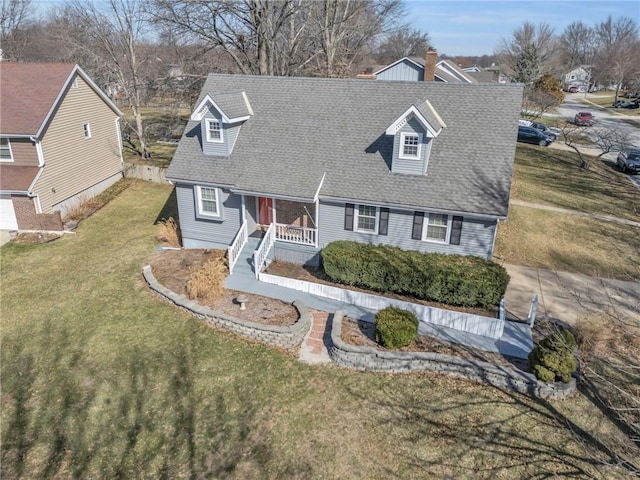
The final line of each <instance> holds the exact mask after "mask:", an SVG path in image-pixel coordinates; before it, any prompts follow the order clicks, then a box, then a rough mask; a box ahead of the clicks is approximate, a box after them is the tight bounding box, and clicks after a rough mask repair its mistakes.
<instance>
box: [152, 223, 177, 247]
mask: <svg viewBox="0 0 640 480" xmlns="http://www.w3.org/2000/svg"><path fill="white" fill-rule="evenodd" d="M156 238H157V239H158V240H160V241H161V242H164V243H166V244H167V245H168V246H170V247H176V248H177V247H180V227H178V224H177V223H176V221H175V220H174V219H173V217H169V219H164V218H163V219H162V220H160V221H159V222H158V225H157V226H156Z"/></svg>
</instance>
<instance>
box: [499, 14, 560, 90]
mask: <svg viewBox="0 0 640 480" xmlns="http://www.w3.org/2000/svg"><path fill="white" fill-rule="evenodd" d="M556 43H557V40H556V37H555V34H554V31H553V28H552V27H551V26H550V25H549V24H548V23H539V24H538V25H534V24H533V23H531V22H529V21H526V22H524V23H523V24H522V25H521V26H520V27H518V28H516V29H515V30H514V31H513V33H512V34H511V37H509V38H503V39H501V40H500V43H499V44H498V47H497V49H496V54H497V55H498V56H499V58H500V62H501V63H502V64H503V65H505V66H506V67H507V68H508V69H510V70H511V74H514V73H516V72H517V71H518V69H517V64H518V61H519V60H521V59H522V58H523V56H525V55H526V56H529V57H531V56H532V53H535V58H536V61H537V69H536V70H537V71H539V74H540V75H542V74H543V73H547V72H550V71H552V70H553V63H552V59H553V56H554V53H555V50H556V48H555V47H556ZM533 80H534V81H535V80H537V78H534V79H533Z"/></svg>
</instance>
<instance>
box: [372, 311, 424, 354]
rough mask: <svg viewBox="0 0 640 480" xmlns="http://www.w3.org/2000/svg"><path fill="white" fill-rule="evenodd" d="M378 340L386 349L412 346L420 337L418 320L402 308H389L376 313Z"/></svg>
mask: <svg viewBox="0 0 640 480" xmlns="http://www.w3.org/2000/svg"><path fill="white" fill-rule="evenodd" d="M375 326H376V339H377V340H378V343H380V345H382V346H383V347H385V348H390V349H395V348H401V347H406V346H407V345H409V344H411V343H412V342H413V341H414V340H415V339H416V337H417V335H418V319H417V318H416V316H415V315H414V314H413V313H412V312H410V311H408V310H403V309H402V308H396V307H387V308H385V309H382V310H380V311H379V312H378V313H376V320H375Z"/></svg>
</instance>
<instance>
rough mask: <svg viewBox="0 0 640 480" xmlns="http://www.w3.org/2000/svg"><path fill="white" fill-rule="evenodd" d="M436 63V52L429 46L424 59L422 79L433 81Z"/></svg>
mask: <svg viewBox="0 0 640 480" xmlns="http://www.w3.org/2000/svg"><path fill="white" fill-rule="evenodd" d="M436 63H438V53H437V52H436V51H435V50H434V49H433V48H430V49H429V50H427V55H426V57H425V59H424V81H425V82H433V81H434V80H435V75H436Z"/></svg>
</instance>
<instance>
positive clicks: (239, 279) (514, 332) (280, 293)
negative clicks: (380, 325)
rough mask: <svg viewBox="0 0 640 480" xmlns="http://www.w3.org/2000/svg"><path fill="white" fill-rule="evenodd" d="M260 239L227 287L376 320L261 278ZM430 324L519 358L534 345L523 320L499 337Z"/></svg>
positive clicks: (448, 335)
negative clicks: (256, 264) (256, 257)
mask: <svg viewBox="0 0 640 480" xmlns="http://www.w3.org/2000/svg"><path fill="white" fill-rule="evenodd" d="M259 242H260V238H259V237H256V236H255V235H253V236H250V237H249V239H248V241H247V244H246V245H245V246H244V248H243V249H242V253H241V254H240V257H239V259H238V263H237V264H236V267H235V269H234V271H233V274H231V275H230V276H229V277H227V279H226V281H225V286H226V287H227V288H230V289H233V290H238V291H241V292H246V293H253V294H255V295H262V296H265V297H270V298H277V299H279V300H282V301H284V302H293V301H294V300H300V301H301V302H303V303H304V304H305V305H307V306H308V307H309V308H312V309H315V310H321V311H323V312H328V313H335V312H336V311H337V310H342V311H344V312H345V315H346V316H348V317H352V318H359V319H362V320H365V321H369V322H373V319H374V316H375V312H373V311H371V310H369V309H366V308H362V307H357V306H355V305H351V304H346V303H343V302H339V301H337V300H332V299H328V298H322V297H318V296H316V295H311V294H308V293H304V292H300V291H297V290H293V289H290V288H285V287H280V286H278V285H271V284H268V283H264V282H260V281H259V280H257V279H256V278H255V272H254V270H253V252H254V250H255V249H256V248H257V247H258V244H259ZM426 327H427V331H426V332H425V333H426V334H427V335H430V336H433V337H436V338H441V339H443V340H447V341H450V342H455V343H458V344H460V345H465V346H468V347H472V348H478V349H480V350H485V351H488V352H495V353H501V354H502V355H507V356H510V357H515V358H527V356H528V354H529V352H530V351H531V349H532V348H533V342H532V340H531V332H530V330H529V327H528V325H525V324H521V323H515V322H509V321H507V322H505V327H504V333H503V334H502V337H500V338H499V339H492V338H489V337H484V336H481V335H474V334H471V333H466V332H461V331H458V330H453V329H451V328H446V327H441V326H438V325H427V326H426Z"/></svg>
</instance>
